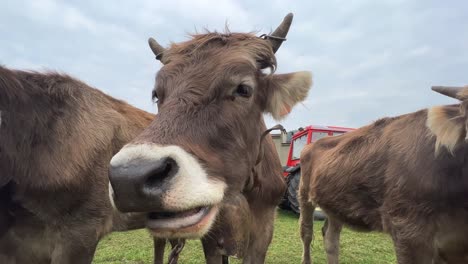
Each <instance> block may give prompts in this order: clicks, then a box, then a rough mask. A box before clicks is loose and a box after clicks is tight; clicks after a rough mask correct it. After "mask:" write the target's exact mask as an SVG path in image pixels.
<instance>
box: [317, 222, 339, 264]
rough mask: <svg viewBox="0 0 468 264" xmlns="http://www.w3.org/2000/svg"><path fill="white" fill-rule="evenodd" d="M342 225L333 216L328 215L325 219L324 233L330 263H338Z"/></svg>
mask: <svg viewBox="0 0 468 264" xmlns="http://www.w3.org/2000/svg"><path fill="white" fill-rule="evenodd" d="M342 227H343V224H342V223H341V222H339V221H338V220H336V219H334V218H333V217H330V216H328V218H327V219H326V220H325V223H324V226H323V229H322V234H323V242H324V246H325V251H326V252H327V259H328V264H338V258H339V253H340V233H341V228H342Z"/></svg>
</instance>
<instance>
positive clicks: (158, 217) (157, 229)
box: [146, 206, 217, 237]
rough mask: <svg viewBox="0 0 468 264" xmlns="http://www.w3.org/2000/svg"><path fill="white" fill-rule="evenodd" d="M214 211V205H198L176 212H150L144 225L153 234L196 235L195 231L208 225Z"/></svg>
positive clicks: (215, 209)
mask: <svg viewBox="0 0 468 264" xmlns="http://www.w3.org/2000/svg"><path fill="white" fill-rule="evenodd" d="M216 212H217V207H216V206H200V207H196V208H193V209H189V210H185V211H178V212H170V211H164V212H150V213H148V216H147V223H146V226H147V228H148V229H149V230H150V232H151V233H153V235H154V236H165V237H180V236H191V235H190V234H194V235H195V236H196V233H199V232H200V230H202V229H204V228H205V227H206V226H208V225H210V223H211V222H212V220H213V218H214V216H215V215H216Z"/></svg>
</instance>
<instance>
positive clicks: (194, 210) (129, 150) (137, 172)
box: [109, 144, 226, 238]
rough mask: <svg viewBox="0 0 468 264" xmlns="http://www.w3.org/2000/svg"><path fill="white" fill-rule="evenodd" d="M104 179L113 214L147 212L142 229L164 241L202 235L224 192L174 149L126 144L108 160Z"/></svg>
mask: <svg viewBox="0 0 468 264" xmlns="http://www.w3.org/2000/svg"><path fill="white" fill-rule="evenodd" d="M109 179H110V183H111V185H112V190H113V195H112V198H111V199H113V200H114V204H115V206H116V207H117V209H118V210H120V211H122V212H147V213H148V215H147V223H146V226H147V228H148V229H149V230H150V231H151V233H152V234H153V235H154V236H157V237H165V238H195V237H201V236H203V235H204V234H205V233H206V232H207V231H208V230H209V229H210V227H211V225H212V223H213V221H214V219H215V217H216V215H217V213H218V208H219V205H220V203H221V201H222V200H223V197H224V191H225V189H226V184H225V183H224V182H223V181H221V180H217V179H212V178H210V177H209V175H208V174H207V172H206V171H205V170H204V168H203V167H202V165H201V164H200V163H199V162H198V161H197V159H196V158H195V157H193V156H192V155H191V154H189V153H187V152H186V151H184V150H183V149H182V148H180V147H178V146H158V145H154V144H139V145H128V146H126V147H124V148H123V149H122V150H121V151H120V152H119V153H117V154H116V155H115V156H114V157H113V158H112V160H111V164H110V169H109Z"/></svg>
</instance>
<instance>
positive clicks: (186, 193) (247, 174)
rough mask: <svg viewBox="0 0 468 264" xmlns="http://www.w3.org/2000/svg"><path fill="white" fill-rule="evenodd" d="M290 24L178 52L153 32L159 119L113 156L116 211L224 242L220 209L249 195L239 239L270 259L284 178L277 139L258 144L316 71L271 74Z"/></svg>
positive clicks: (256, 257) (203, 40)
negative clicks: (266, 116)
mask: <svg viewBox="0 0 468 264" xmlns="http://www.w3.org/2000/svg"><path fill="white" fill-rule="evenodd" d="M291 21H292V14H289V15H288V16H287V17H286V18H285V20H284V21H283V23H282V24H281V25H280V26H279V27H278V29H277V30H275V31H274V32H273V33H272V35H271V36H265V38H260V37H257V36H255V35H253V34H247V33H229V32H228V33H224V34H222V33H206V34H199V35H194V36H193V38H192V39H191V40H189V41H186V42H183V43H177V44H172V45H171V46H170V48H169V49H164V48H162V47H161V46H160V45H159V44H158V43H157V42H156V41H155V40H154V39H150V46H151V48H152V50H153V52H154V53H155V54H156V58H157V59H159V60H161V62H162V63H163V64H164V66H163V67H162V69H161V70H160V71H159V73H158V75H157V77H156V86H155V89H154V91H153V95H154V98H155V99H157V101H158V108H159V111H158V118H157V119H155V120H154V121H153V122H152V124H151V125H150V126H149V127H148V128H147V129H145V130H144V131H143V133H142V134H140V135H139V136H138V137H137V138H136V139H134V140H133V141H132V142H131V143H129V144H127V145H126V146H125V147H124V148H123V149H122V150H121V151H120V152H119V153H118V154H117V155H115V156H114V157H113V158H112V161H111V168H110V175H109V176H110V181H111V184H112V187H113V189H114V194H115V196H114V200H115V204H116V206H117V208H119V209H120V210H122V211H125V212H129V211H137V212H147V213H148V220H147V227H148V229H149V230H150V232H151V233H152V234H153V235H154V236H156V237H169V238H177V237H182V238H198V237H203V239H202V242H203V245H204V248H205V249H207V248H212V246H213V245H216V244H218V246H219V247H221V248H222V247H223V245H219V244H220V243H219V242H220V241H228V240H229V237H218V238H217V239H213V238H212V237H211V236H210V235H207V236H204V235H205V234H207V233H208V234H209V233H210V232H211V231H214V230H217V229H220V228H219V227H218V225H217V224H214V225H213V223H214V222H215V221H216V220H219V219H221V220H220V221H221V222H222V221H223V220H222V219H225V217H224V216H225V213H223V212H221V213H220V210H219V209H220V208H223V207H226V204H236V203H238V202H239V201H242V200H243V199H245V201H246V205H245V207H247V208H246V210H247V213H248V216H249V217H247V219H246V217H240V220H241V221H245V223H244V224H242V225H241V226H242V227H244V228H247V229H248V230H247V232H246V234H247V237H245V235H244V238H242V239H241V240H242V243H238V244H240V245H241V246H240V247H244V246H243V245H246V246H245V248H246V251H245V253H244V254H243V257H244V258H243V261H244V263H263V262H264V259H265V255H266V252H267V249H268V246H269V244H270V241H271V238H272V234H273V222H274V214H275V207H276V205H277V204H278V203H279V201H280V199H281V197H282V195H283V192H284V190H285V183H284V181H283V179H282V177H281V164H280V161H279V158H278V155H277V153H276V151H275V148H274V145H273V142H272V139H271V137H267V138H266V140H265V141H264V143H263V148H264V151H259V149H260V138H261V134H262V133H263V132H264V131H265V129H266V128H265V124H264V121H263V113H271V114H272V115H273V117H275V118H280V117H281V115H284V114H287V113H288V111H289V110H290V109H291V107H293V106H294V105H295V104H296V103H298V102H300V101H302V100H303V99H304V98H305V97H306V96H307V93H308V90H309V89H310V86H311V74H310V73H309V72H296V73H289V74H273V73H270V74H266V73H264V72H263V71H262V70H263V69H266V68H270V69H271V70H272V71H273V70H274V69H275V67H276V58H275V55H274V52H276V51H277V49H278V48H279V46H280V44H281V42H282V41H283V40H284V37H285V36H286V33H287V31H288V29H289V26H290V24H291ZM233 201H234V202H233ZM236 208H237V207H236ZM228 211H229V209H228ZM240 212H245V210H243V209H240ZM237 225H238V226H239V224H237ZM224 227H230V225H225V226H224ZM221 229H222V228H221ZM234 229H235V231H237V229H236V228H233V229H232V230H234ZM221 233H223V232H221ZM228 233H229V231H228ZM239 236H240V237H242V234H239ZM221 244H222V243H221ZM206 253H207V252H206V251H205V254H206ZM211 253H212V254H213V255H211V256H210V257H209V258H208V259H207V261H208V262H209V263H219V262H220V261H221V254H217V253H216V252H211ZM240 257H242V256H240Z"/></svg>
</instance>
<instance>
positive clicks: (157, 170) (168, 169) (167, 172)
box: [144, 158, 179, 187]
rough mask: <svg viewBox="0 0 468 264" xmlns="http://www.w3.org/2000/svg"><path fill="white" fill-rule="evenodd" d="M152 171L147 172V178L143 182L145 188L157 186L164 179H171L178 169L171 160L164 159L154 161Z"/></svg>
mask: <svg viewBox="0 0 468 264" xmlns="http://www.w3.org/2000/svg"><path fill="white" fill-rule="evenodd" d="M153 165H154V166H152V169H151V170H150V171H148V173H147V178H146V180H145V182H144V185H145V186H146V187H156V186H159V185H160V184H161V183H162V182H163V181H164V180H165V179H167V178H170V177H173V176H174V175H175V174H176V173H177V171H178V169H179V167H178V165H177V163H176V162H175V160H173V159H172V158H164V159H161V160H158V161H156V162H155V163H154V164H153Z"/></svg>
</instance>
